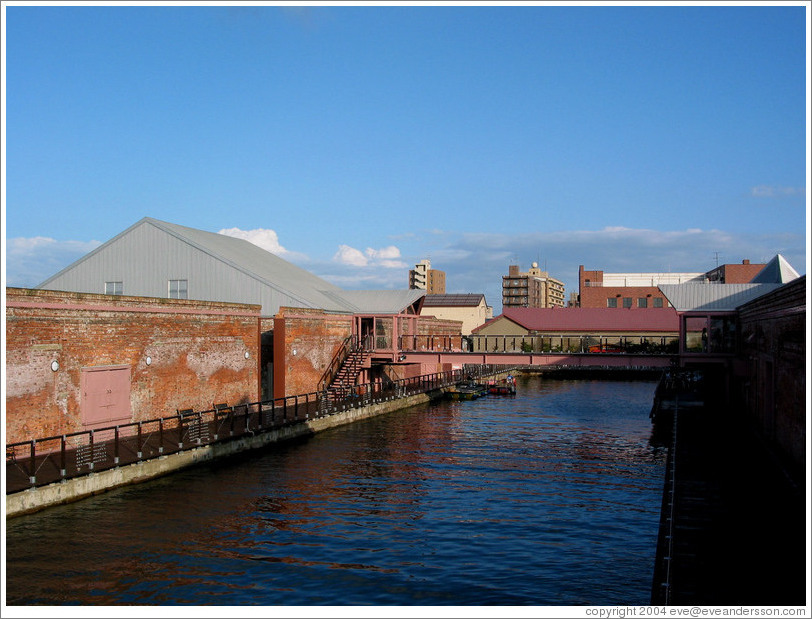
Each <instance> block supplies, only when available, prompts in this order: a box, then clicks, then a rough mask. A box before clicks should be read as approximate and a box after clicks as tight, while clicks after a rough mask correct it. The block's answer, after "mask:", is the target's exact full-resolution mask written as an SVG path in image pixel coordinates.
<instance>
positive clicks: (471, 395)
mask: <svg viewBox="0 0 812 619" xmlns="http://www.w3.org/2000/svg"><path fill="white" fill-rule="evenodd" d="M446 393H447V394H448V397H450V398H451V399H452V400H476V399H477V398H478V397H479V396H482V395H485V394H486V393H487V389H485V388H483V386H482V385H478V384H477V383H473V382H467V383H457V384H456V385H454V386H453V387H451V388H449V390H448V391H447V392H446Z"/></svg>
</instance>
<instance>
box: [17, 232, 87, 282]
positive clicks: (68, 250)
mask: <svg viewBox="0 0 812 619" xmlns="http://www.w3.org/2000/svg"><path fill="white" fill-rule="evenodd" d="M99 245H101V241H57V240H56V239H52V238H49V237H45V236H34V237H17V238H11V239H6V246H5V247H6V256H5V258H6V270H5V273H4V277H5V285H6V286H14V287H20V288H33V287H34V286H37V285H39V284H41V283H42V282H43V281H45V280H46V279H48V278H49V277H51V276H52V275H56V274H57V273H58V272H59V271H61V270H62V269H64V268H65V267H66V266H68V265H70V264H72V263H73V262H75V261H76V260H78V259H79V258H81V257H82V256H84V255H85V254H87V253H88V252H90V251H93V250H94V249H96V248H97V247H98V246H99Z"/></svg>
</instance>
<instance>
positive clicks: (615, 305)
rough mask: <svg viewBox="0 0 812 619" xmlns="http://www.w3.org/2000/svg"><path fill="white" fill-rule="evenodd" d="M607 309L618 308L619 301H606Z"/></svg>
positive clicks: (611, 298)
mask: <svg viewBox="0 0 812 619" xmlns="http://www.w3.org/2000/svg"><path fill="white" fill-rule="evenodd" d="M606 307H617V299H616V298H615V297H610V298H608V299H606Z"/></svg>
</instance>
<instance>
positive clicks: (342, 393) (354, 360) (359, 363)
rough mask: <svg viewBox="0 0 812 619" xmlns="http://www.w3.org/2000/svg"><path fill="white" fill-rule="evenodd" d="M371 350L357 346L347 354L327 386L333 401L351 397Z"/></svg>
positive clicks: (330, 399) (329, 398) (329, 396)
mask: <svg viewBox="0 0 812 619" xmlns="http://www.w3.org/2000/svg"><path fill="white" fill-rule="evenodd" d="M369 355H370V352H369V351H368V350H363V349H361V348H356V349H353V350H351V351H349V353H348V354H347V357H346V358H345V359H344V363H342V364H341V367H340V368H339V369H338V372H336V375H335V377H334V378H333V381H332V382H331V383H330V384H329V385H328V386H327V399H328V400H329V401H331V402H335V401H338V400H344V399H345V398H347V397H349V395H350V393H351V392H352V388H353V386H354V385H355V383H356V380H357V378H358V375H359V374H360V373H361V370H362V369H364V367H365V365H366V362H367V359H368V358H369Z"/></svg>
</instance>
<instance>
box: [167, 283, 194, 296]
mask: <svg viewBox="0 0 812 619" xmlns="http://www.w3.org/2000/svg"><path fill="white" fill-rule="evenodd" d="M169 298H170V299H188V298H189V287H188V280H185V279H170V280H169Z"/></svg>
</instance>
